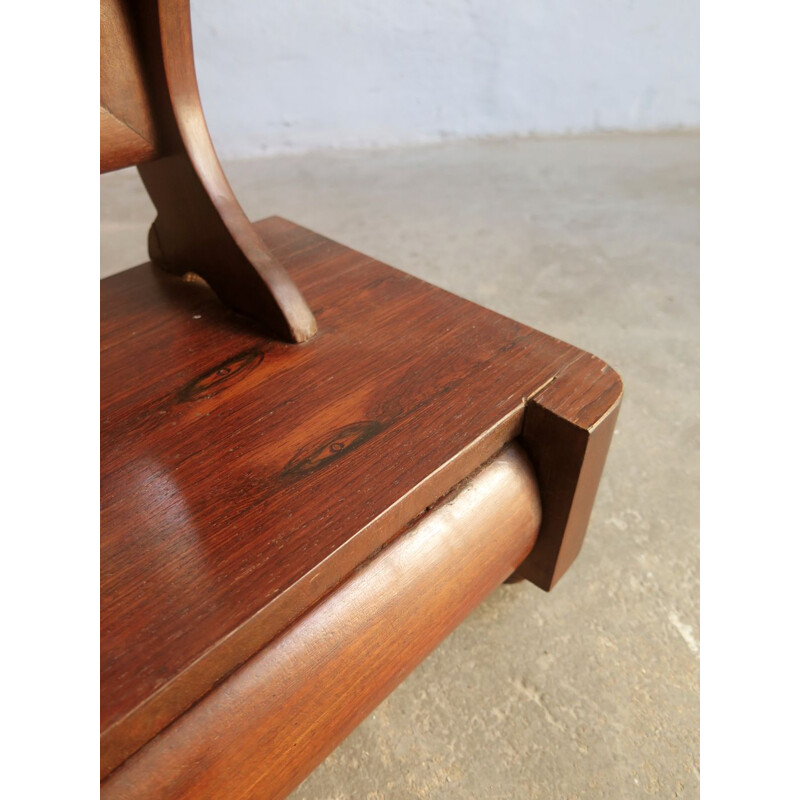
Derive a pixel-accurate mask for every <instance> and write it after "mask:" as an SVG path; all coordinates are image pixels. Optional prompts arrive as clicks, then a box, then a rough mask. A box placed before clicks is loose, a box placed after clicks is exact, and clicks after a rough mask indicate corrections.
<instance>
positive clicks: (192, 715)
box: [102, 445, 540, 800]
mask: <svg viewBox="0 0 800 800" xmlns="http://www.w3.org/2000/svg"><path fill="white" fill-rule="evenodd" d="M539 521H540V504H539V496H538V491H537V487H536V481H535V479H534V478H533V472H532V469H531V466H530V463H529V461H528V459H527V457H526V456H525V454H524V452H523V450H522V448H521V447H520V446H519V445H510V446H509V448H507V449H506V450H504V451H503V452H502V453H501V454H500V455H499V456H497V457H496V458H495V459H494V460H492V461H490V462H489V463H488V464H487V465H485V466H484V467H482V468H481V469H480V470H479V471H478V472H477V473H475V474H474V475H473V476H471V477H470V478H469V479H467V480H466V481H464V482H463V483H462V484H461V485H459V486H458V487H457V488H456V490H454V491H453V492H452V493H451V494H450V495H448V496H447V497H446V498H445V500H444V501H441V502H440V503H439V504H437V506H436V507H435V508H434V509H433V510H431V511H430V512H428V513H427V514H425V515H424V516H423V517H422V518H421V520H419V521H418V522H415V523H414V524H413V525H412V526H411V528H410V529H409V530H407V531H406V532H404V533H402V534H401V535H400V536H398V537H397V538H396V539H395V540H394V542H393V543H392V544H390V545H389V546H388V547H386V548H385V549H384V550H382V551H381V552H380V553H379V555H377V556H376V557H375V558H374V559H372V560H370V561H369V562H367V563H366V564H365V565H364V566H363V567H361V568H360V569H359V570H357V572H356V573H355V574H354V575H353V576H352V577H351V578H349V579H348V580H347V581H346V582H345V583H344V584H342V585H341V586H340V587H338V588H337V589H336V590H335V591H334V592H333V593H332V594H330V595H329V596H328V597H326V598H325V599H324V600H323V601H322V602H321V603H320V604H319V605H317V606H316V607H315V608H314V609H313V610H312V611H311V612H309V613H308V614H306V615H305V616H304V617H302V618H301V619H300V620H299V621H298V622H297V623H296V624H295V625H294V626H292V627H291V628H290V629H289V630H288V631H287V632H286V633H284V634H283V635H281V636H280V637H279V638H278V639H276V640H275V641H273V642H271V643H270V644H269V645H268V646H267V647H266V648H265V649H264V650H262V651H260V652H259V653H257V654H256V655H255V656H253V658H252V659H251V660H250V661H248V662H247V663H246V664H245V665H244V666H243V667H242V668H241V669H239V670H238V671H237V672H235V673H234V674H233V675H232V676H231V677H230V678H228V679H227V680H226V681H225V682H224V683H223V684H222V686H220V687H219V688H217V689H215V690H214V691H212V692H211V693H210V694H209V695H208V696H207V697H206V698H205V699H204V700H203V701H201V702H200V703H199V704H198V705H197V706H195V707H194V708H192V709H191V710H190V711H188V712H187V713H186V714H184V715H183V716H182V717H181V718H180V719H179V720H177V721H176V722H175V723H174V724H173V725H171V726H170V727H169V728H167V730H165V731H164V733H162V734H161V735H160V736H158V737H156V738H155V739H154V740H153V741H152V742H151V743H150V744H148V745H146V746H145V747H144V748H143V749H142V750H141V751H139V753H137V754H136V755H135V756H133V757H132V758H131V759H130V760H129V761H128V762H126V763H125V764H124V765H123V766H122V767H120V768H119V769H118V770H117V771H116V772H114V773H113V774H112V775H111V776H110V777H109V778H108V780H107V781H106V782H105V784H104V786H103V791H102V797H103V798H104V800H123V799H124V800H134V798H137V799H141V800H145V799H146V800H159V799H162V800H165V799H166V798H169V799H170V800H177V798H187V800H188V798H192V799H193V800H201V799H202V798H209V800H211V799H212V798H214V799H215V798H221V797H225V798H231V800H233V798H262V799H265V798H270V799H271V800H274V799H275V798H281V797H285V796H286V794H288V793H289V792H290V791H291V790H292V789H293V788H294V787H295V786H296V785H297V784H298V783H299V782H300V781H301V780H302V779H303V778H304V777H305V776H306V775H307V774H308V773H309V772H310V771H311V770H312V769H313V768H314V767H315V766H316V765H317V764H319V762H320V761H322V759H323V758H324V757H325V756H326V755H327V754H328V753H329V752H330V751H331V750H332V749H333V748H334V747H335V746H336V745H337V744H338V743H339V742H340V741H341V740H342V739H343V738H344V737H345V736H346V735H347V734H348V733H349V732H350V731H351V730H352V729H353V728H354V727H355V726H356V725H357V724H358V723H359V722H360V721H361V720H362V719H363V718H364V717H365V716H366V715H367V714H369V712H370V711H371V710H372V709H373V708H374V707H375V706H376V705H377V704H378V703H379V702H380V701H381V700H383V698H384V697H386V696H387V695H388V694H389V692H390V691H391V690H392V689H393V688H394V687H395V686H396V685H397V684H398V683H399V682H400V681H401V680H402V679H403V678H404V677H405V676H406V675H407V674H408V673H409V672H410V671H411V670H412V668H413V667H415V666H416V665H417V664H418V663H419V662H420V661H421V660H422V659H423V658H424V657H425V656H426V655H427V654H428V653H429V652H430V651H431V650H432V649H433V647H435V646H436V644H438V643H439V642H440V641H441V640H442V639H443V638H444V637H445V636H447V634H448V633H450V632H451V631H452V630H453V628H455V626H456V625H458V624H459V623H460V622H461V621H462V620H463V618H464V617H465V616H466V615H467V614H468V613H469V611H470V610H471V609H472V608H474V607H475V606H476V605H477V604H478V603H479V602H480V601H481V600H482V599H483V598H484V597H485V596H486V595H487V594H488V593H489V592H490V591H491V590H492V589H493V588H494V587H495V586H496V585H497V584H498V583H499V582H500V581H502V580H503V578H505V577H506V576H507V575H508V574H509V573H510V572H511V570H513V569H514V568H515V567H516V566H517V565H518V564H519V563H520V562H521V561H522V559H523V558H524V557H525V556H526V555H527V554H528V553H529V552H530V550H531V547H532V546H533V543H534V541H535V539H536V532H537V530H538V527H539Z"/></svg>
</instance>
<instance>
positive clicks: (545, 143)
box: [101, 134, 699, 800]
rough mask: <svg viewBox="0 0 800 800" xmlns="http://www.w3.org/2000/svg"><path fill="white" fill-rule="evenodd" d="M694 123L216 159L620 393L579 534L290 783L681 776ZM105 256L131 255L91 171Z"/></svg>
mask: <svg viewBox="0 0 800 800" xmlns="http://www.w3.org/2000/svg"><path fill="white" fill-rule="evenodd" d="M698 145H699V141H698V138H697V136H695V135H693V134H673V135H647V136H610V135H609V136H599V137H586V138H575V139H548V140H536V139H518V140H508V141H497V142H461V143H452V144H447V145H438V146H433V147H425V148H415V149H398V150H387V151H377V152H368V153H331V154H319V155H311V156H293V157H290V158H280V159H273V160H260V161H253V162H237V163H233V164H229V165H226V166H227V169H228V174H229V177H230V179H231V183H232V185H233V187H234V189H235V190H236V192H237V193H238V195H239V197H240V199H241V201H242V203H243V205H244V207H245V210H246V211H247V212H248V213H249V214H250V215H251V217H253V218H260V217H263V216H267V215H269V214H273V213H279V214H281V215H282V216H284V217H287V218H289V219H292V220H294V221H295V222H299V223H302V224H305V225H307V226H309V227H311V228H314V229H315V230H317V231H319V232H320V233H324V234H326V235H328V236H331V237H333V238H335V239H338V240H340V241H342V242H344V243H346V244H348V245H350V246H351V247H355V248H357V249H359V250H363V251H365V252H367V253H369V254H370V255H373V256H376V257H378V258H380V259H382V260H385V261H388V262H389V263H390V264H392V265H393V266H396V267H400V268H402V269H405V270H406V271H408V272H410V273H413V274H414V275H418V276H420V277H422V278H425V279H426V280H429V281H431V282H432V283H435V284H438V285H440V286H443V287H445V288H447V289H449V290H451V291H453V292H456V293H457V294H460V295H462V296H464V297H467V298H469V299H471V300H475V301H477V302H479V303H481V304H483V305H485V306H488V307H489V308H492V309H494V310H496V311H499V312H500V313H502V314H506V315H508V316H510V317H514V318H515V319H518V320H520V321H521V322H524V323H526V324H528V325H532V326H534V327H536V328H539V329H541V330H543V331H546V332H548V333H551V334H553V335H555V336H558V337H560V338H562V339H566V340H567V341H569V342H571V343H573V344H576V345H579V346H581V347H583V348H585V349H588V350H591V351H592V352H594V353H595V354H597V355H599V356H601V357H602V358H604V359H605V360H606V361H608V362H609V363H610V364H612V365H613V366H614V367H615V368H616V369H617V370H618V371H619V372H620V373H621V375H622V377H623V379H624V381H625V392H626V393H625V399H624V402H623V408H622V412H621V414H620V417H619V422H618V426H617V428H618V429H617V432H616V435H615V438H614V441H613V444H612V449H611V454H610V456H609V460H608V464H607V467H606V474H605V477H604V479H603V483H602V484H601V487H600V492H599V495H598V498H597V503H596V506H595V511H594V514H593V517H592V523H591V527H590V530H589V534H588V536H587V540H586V544H585V545H584V548H583V552H582V554H581V556H580V558H579V559H578V561H577V563H576V564H575V566H574V567H573V568H572V570H571V571H570V572H569V573H568V575H567V576H566V578H565V579H564V580H563V581H562V582H561V583H560V584H559V585H558V586H557V587H556V589H555V591H554V592H552V593H551V594H549V595H548V594H544V593H543V592H540V591H539V590H538V589H536V588H535V587H533V586H531V585H527V584H518V585H515V586H503V587H501V588H500V589H498V590H497V591H496V592H495V593H494V594H493V595H492V596H491V597H490V598H489V599H488V600H487V601H486V602H485V603H484V604H483V605H482V606H481V607H480V608H478V609H477V611H475V612H474V613H473V614H472V616H471V617H470V618H469V619H468V620H467V621H466V622H465V623H464V624H463V625H462V626H461V627H460V628H459V629H458V630H457V631H456V632H455V633H454V634H453V635H452V636H450V638H449V639H447V641H445V642H444V643H443V644H442V645H441V646H440V647H439V648H438V649H437V650H436V651H435V652H434V653H433V654H432V655H431V656H430V657H429V658H428V659H427V661H425V662H424V663H423V664H422V665H421V666H420V667H419V668H418V669H417V670H416V671H415V672H414V673H413V674H412V675H411V677H410V678H408V680H406V682H405V683H404V684H403V685H402V686H401V687H400V688H399V689H398V690H397V691H395V692H394V694H392V695H391V697H389V698H388V699H387V700H386V701H385V702H384V703H383V704H382V705H381V706H379V707H378V708H377V709H376V710H375V712H374V713H373V714H372V715H370V717H369V718H368V719H367V720H366V721H365V722H364V723H363V724H362V725H361V726H360V727H359V728H358V729H357V730H356V731H355V732H354V733H353V734H352V735H351V736H350V738H349V739H348V740H347V741H346V742H345V743H344V744H343V745H342V746H341V747H339V749H338V750H337V751H336V752H334V753H333V754H332V755H331V756H330V757H329V758H328V759H327V761H325V763H324V764H323V765H322V766H320V767H319V769H317V770H316V771H315V772H314V773H313V774H312V775H311V776H310V777H309V778H308V779H307V780H306V781H305V783H303V784H302V785H301V786H300V787H299V788H298V789H297V791H296V792H295V793H294V794H293V795H292V800H302V799H303V798H305V799H306V800H322V798H371V799H377V798H398V799H405V798H418V797H422V798H453V799H454V800H455V799H456V798H470V800H471V799H472V798H508V800H511V799H512V798H514V799H515V800H516V798H520V799H522V798H525V799H526V800H527V798H548V799H549V798H610V799H611V800H624V799H625V798H633V797H663V798H672V797H690V798H693V797H697V796H698V794H699V788H698V784H699V772H698V770H699V761H698V758H699V755H698V751H699V737H698V717H699V693H698V690H699V661H698V659H699V651H698V642H699V625H698V622H699V588H698V579H699V567H698V501H699V492H698V476H699V419H698V413H699V369H698V367H699V364H698V362H699V357H698V346H699V333H698V323H699V310H698V308H699V300H698V297H699V282H698V244H699V225H698V222H699V221H698V200H699V197H698V155H699V148H698ZM101 192H102V216H103V222H102V233H103V244H102V252H101V261H102V265H103V270H104V273H106V274H107V273H110V272H113V271H117V270H118V269H121V268H123V267H125V266H130V265H133V264H135V263H139V262H141V261H143V260H146V252H145V240H146V239H145V234H146V229H147V225H148V223H149V221H150V220H151V218H152V214H153V212H152V209H151V207H150V206H149V201H148V200H147V198H146V196H144V195H143V193H142V191H141V189H140V187H139V185H138V178H137V176H136V174H135V173H131V172H130V171H128V172H122V173H116V174H113V175H109V176H105V177H104V178H102V180H101Z"/></svg>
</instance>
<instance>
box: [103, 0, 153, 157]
mask: <svg viewBox="0 0 800 800" xmlns="http://www.w3.org/2000/svg"><path fill="white" fill-rule="evenodd" d="M157 156H158V148H157V145H156V126H155V122H154V121H153V116H152V110H151V107H150V98H149V96H148V90H147V82H146V77H145V72H144V65H143V63H142V54H141V51H140V48H139V44H138V36H137V34H136V32H135V30H134V22H133V19H132V17H131V14H130V13H129V10H128V6H127V4H126V3H125V2H123V0H101V2H100V172H110V171H111V170H115V169H122V168H123V167H131V166H134V165H136V164H142V163H145V162H147V161H151V160H152V159H154V158H157Z"/></svg>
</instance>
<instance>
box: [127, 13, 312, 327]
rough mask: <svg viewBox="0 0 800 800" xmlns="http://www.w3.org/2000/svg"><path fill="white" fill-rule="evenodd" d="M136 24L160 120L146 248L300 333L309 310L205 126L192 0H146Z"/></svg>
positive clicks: (262, 317) (147, 179)
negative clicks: (225, 168) (230, 180)
mask: <svg viewBox="0 0 800 800" xmlns="http://www.w3.org/2000/svg"><path fill="white" fill-rule="evenodd" d="M130 8H131V11H132V13H133V14H135V16H136V18H137V19H136V21H137V22H138V27H139V41H140V49H141V51H142V54H143V56H144V62H145V69H146V72H147V75H148V86H149V89H150V102H151V104H152V110H153V116H154V118H155V124H156V127H157V138H158V144H159V148H158V150H159V155H160V156H161V157H160V158H159V159H158V160H157V161H153V162H151V163H146V164H142V163H140V164H139V167H138V169H139V173H140V175H141V177H142V180H143V182H144V185H145V187H146V189H147V192H148V194H149V195H150V197H151V199H152V200H153V203H154V204H155V207H156V210H157V211H158V216H157V217H156V220H155V222H154V223H153V226H152V228H151V230H150V238H149V249H150V257H151V258H152V259H153V260H154V261H156V262H157V263H158V264H159V265H160V266H162V267H164V268H165V269H167V270H168V271H169V272H173V273H176V274H181V275H182V274H186V273H189V272H192V273H196V274H198V275H200V276H201V277H202V278H203V279H204V280H205V281H206V282H207V283H208V284H209V285H210V286H211V288H212V289H213V290H214V291H215V292H216V294H217V296H218V297H219V298H220V299H221V300H222V302H223V303H225V304H226V305H228V306H230V307H231V308H233V309H234V310H236V311H238V312H240V313H242V314H244V315H246V316H248V317H251V318H252V319H254V320H256V321H257V322H258V323H260V324H261V325H262V326H263V327H265V328H266V329H267V330H268V331H270V332H271V333H273V334H275V335H277V336H278V337H280V338H282V339H285V340H287V341H291V342H305V341H307V340H308V339H310V338H311V337H312V336H313V335H314V334H315V333H316V330H317V324H316V321H315V319H314V315H313V314H312V313H311V310H310V309H309V307H308V305H307V304H306V301H305V300H304V298H303V296H302V294H301V293H300V291H299V290H298V288H297V287H296V286H295V284H294V283H293V281H292V279H291V278H290V277H289V275H288V274H287V272H286V270H285V269H284V268H283V267H282V266H281V264H280V263H279V262H278V261H277V260H276V259H275V257H274V256H273V255H272V254H271V253H270V251H269V249H268V248H267V246H266V244H265V243H264V241H263V240H262V239H261V237H260V236H259V235H258V232H257V231H256V230H255V228H254V227H253V225H252V224H251V222H250V221H249V220H248V218H247V216H246V215H245V213H244V211H243V210H242V207H241V206H240V205H239V203H238V201H237V200H236V197H235V196H234V194H233V190H232V189H231V187H230V184H229V183H228V180H227V178H226V177H225V173H224V172H223V170H222V167H221V166H220V163H219V160H218V159H217V155H216V153H215V152H214V146H213V144H212V143H211V137H210V135H209V133H208V128H207V127H206V122H205V118H204V116H203V110H202V106H201V104H200V95H199V92H198V88H197V78H196V76H195V70H194V56H193V52H192V36H191V23H190V16H189V3H188V0H142V2H138V3H134V4H132V6H131V7H130Z"/></svg>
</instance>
